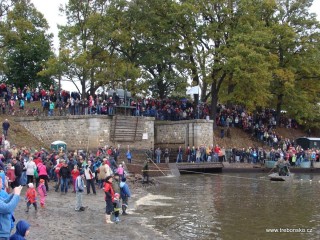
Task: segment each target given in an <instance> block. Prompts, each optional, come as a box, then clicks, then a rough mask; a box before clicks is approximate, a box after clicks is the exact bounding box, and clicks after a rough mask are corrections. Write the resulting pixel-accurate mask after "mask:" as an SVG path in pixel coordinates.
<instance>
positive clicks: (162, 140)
mask: <svg viewBox="0 0 320 240" xmlns="http://www.w3.org/2000/svg"><path fill="white" fill-rule="evenodd" d="M212 144H213V121H212V120H190V121H174V122H163V121H161V122H156V123H155V147H158V146H159V147H160V148H161V147H169V148H173V149H177V148H178V147H179V146H181V147H182V148H183V149H185V148H186V147H187V146H188V145H189V146H191V147H192V146H196V147H197V146H200V145H205V146H210V145H212Z"/></svg>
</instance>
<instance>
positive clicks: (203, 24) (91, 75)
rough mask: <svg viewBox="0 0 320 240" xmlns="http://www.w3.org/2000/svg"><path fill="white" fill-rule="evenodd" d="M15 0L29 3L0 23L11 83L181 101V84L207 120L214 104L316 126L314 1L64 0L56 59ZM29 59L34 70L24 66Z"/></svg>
mask: <svg viewBox="0 0 320 240" xmlns="http://www.w3.org/2000/svg"><path fill="white" fill-rule="evenodd" d="M18 2H19V4H20V5H21V4H23V3H24V2H28V1H17V3H16V4H15V11H12V13H11V14H8V17H7V20H8V21H6V24H2V23H1V22H0V28H1V29H0V30H5V31H2V32H4V33H0V34H1V38H0V44H1V46H2V45H4V44H6V45H7V46H6V49H7V51H6V54H7V55H6V54H1V57H2V61H0V70H2V71H5V72H6V73H8V75H7V76H8V77H9V76H10V79H11V80H12V81H13V82H17V81H18V80H17V79H25V80H26V81H27V80H28V81H30V79H31V77H30V76H36V77H32V79H36V80H37V81H40V80H41V79H49V78H58V77H60V76H61V75H62V76H63V77H64V78H67V79H69V80H70V81H73V82H74V83H76V82H80V84H81V89H79V90H80V92H82V93H83V96H85V95H86V93H89V94H93V93H94V92H95V90H96V89H97V88H98V87H99V86H101V85H103V86H105V87H107V88H109V87H110V88H118V87H122V88H124V87H125V83H126V82H127V83H128V85H127V87H128V89H129V90H130V91H131V92H132V93H133V94H134V95H144V96H153V97H160V98H165V97H185V91H186V87H188V86H190V85H199V86H200V87H201V101H202V102H208V101H211V102H212V104H211V106H212V109H211V112H212V117H213V118H215V114H216V109H215V108H216V105H217V103H237V104H241V105H243V106H244V107H246V108H247V109H249V110H254V109H256V108H258V107H270V108H276V109H277V112H278V117H279V116H280V111H281V110H286V111H287V113H288V115H289V116H291V117H294V118H295V119H297V121H298V122H299V123H301V124H306V123H307V124H308V125H310V126H313V127H314V126H317V125H319V121H320V120H319V111H318V108H319V105H318V103H319V102H320V99H319V97H320V96H319V95H320V94H319V92H320V84H319V76H320V70H319V62H320V61H319V60H320V46H319V43H320V36H319V33H320V31H319V29H320V27H319V22H318V21H317V20H316V19H315V15H314V14H310V13H309V12H308V11H309V8H310V6H311V4H312V0H290V1H287V0H262V1H261V0H232V1H225V0H197V1H195V0H183V1H174V0H162V1H158V0H148V1H143V0H130V1H129V0H108V1H107V0H95V1H78V0H69V2H68V4H67V5H66V6H65V8H63V9H62V13H64V14H65V15H66V17H67V20H68V22H67V24H66V25H64V26H59V29H60V32H59V38H60V46H61V49H60V51H59V54H58V56H53V55H52V54H50V50H49V49H50V48H49V47H48V44H49V43H50V42H48V40H49V39H50V38H48V37H49V36H47V35H44V34H43V32H42V31H41V30H43V29H46V27H47V26H46V24H45V22H44V21H42V18H41V17H42V16H41V15H39V14H38V13H37V12H36V11H34V10H32V8H30V6H29V5H28V7H26V8H25V9H27V10H24V8H21V7H20V8H18V6H20V5H19V4H18ZM21 6H22V5H21ZM2 9H3V8H2ZM22 16H23V17H22ZM34 26H37V27H36V29H34V28H35V27H34ZM11 29H13V30H11ZM39 29H40V30H39ZM36 30H38V31H36ZM17 49H18V50H19V51H17ZM9 50H10V51H9ZM46 50H48V51H46ZM0 51H3V50H2V48H0ZM0 53H1V52H0ZM9 55H10V56H11V59H9V58H8V61H4V60H5V59H6V58H5V57H4V56H6V57H7V56H9ZM38 57H39V59H38ZM30 59H34V60H36V61H35V62H36V63H37V64H35V66H31V65H28V67H26V65H25V64H27V63H29V62H30ZM43 60H45V63H43V62H42V61H43ZM30 69H33V70H34V71H33V72H32V71H31V70H30ZM38 72H40V73H39V74H37V73H38ZM18 76H19V77H18ZM127 79H131V81H129V82H128V81H126V80H127ZM23 81H24V80H23ZM43 81H44V80H43ZM19 82H20V80H19ZM21 83H22V82H21ZM278 122H279V121H278Z"/></svg>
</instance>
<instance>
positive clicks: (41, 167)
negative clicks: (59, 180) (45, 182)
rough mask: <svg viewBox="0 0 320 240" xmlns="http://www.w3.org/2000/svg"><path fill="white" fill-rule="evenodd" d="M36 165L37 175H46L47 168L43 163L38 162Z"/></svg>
mask: <svg viewBox="0 0 320 240" xmlns="http://www.w3.org/2000/svg"><path fill="white" fill-rule="evenodd" d="M37 167H38V174H39V176H47V175H48V173H47V168H46V166H45V165H43V163H39V164H38V166H37Z"/></svg>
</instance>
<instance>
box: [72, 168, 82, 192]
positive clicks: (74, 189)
mask: <svg viewBox="0 0 320 240" xmlns="http://www.w3.org/2000/svg"><path fill="white" fill-rule="evenodd" d="M79 175H80V171H79V169H78V165H74V167H73V169H72V171H71V176H72V183H73V193H75V192H76V180H77V177H78V176H79Z"/></svg>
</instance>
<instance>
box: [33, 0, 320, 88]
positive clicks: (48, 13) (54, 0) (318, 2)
mask: <svg viewBox="0 0 320 240" xmlns="http://www.w3.org/2000/svg"><path fill="white" fill-rule="evenodd" d="M160 1H161V0H160ZM31 2H32V3H33V4H34V6H35V7H36V8H37V9H38V11H40V12H41V13H42V14H43V15H44V17H45V18H46V19H47V21H48V23H49V25H50V32H52V33H53V34H54V41H53V44H54V48H55V51H57V50H58V49H59V39H58V28H57V25H58V24H61V25H63V24H65V22H66V19H65V17H63V16H61V15H60V13H59V6H60V5H61V4H62V5H64V4H66V3H67V2H68V0H31ZM311 12H315V13H316V14H317V15H318V20H319V21H320V0H314V2H313V6H312V8H311ZM62 87H63V88H64V89H66V90H67V89H70V91H76V88H75V87H74V86H73V84H71V85H70V83H67V82H64V81H62Z"/></svg>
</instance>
